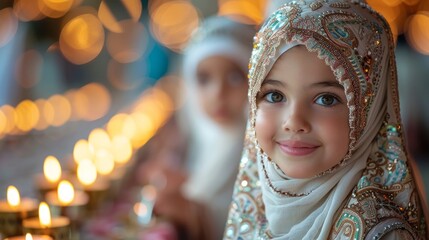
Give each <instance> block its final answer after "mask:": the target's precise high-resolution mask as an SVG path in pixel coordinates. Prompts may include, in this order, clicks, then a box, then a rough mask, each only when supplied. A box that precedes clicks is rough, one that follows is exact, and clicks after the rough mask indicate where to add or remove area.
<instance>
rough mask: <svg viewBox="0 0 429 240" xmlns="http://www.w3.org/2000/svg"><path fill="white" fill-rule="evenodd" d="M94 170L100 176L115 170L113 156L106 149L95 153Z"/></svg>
mask: <svg viewBox="0 0 429 240" xmlns="http://www.w3.org/2000/svg"><path fill="white" fill-rule="evenodd" d="M94 162H95V168H97V172H98V173H100V174H101V175H108V174H110V173H111V172H112V171H113V169H114V168H115V159H114V157H113V154H112V153H110V152H109V151H108V150H107V149H99V150H97V151H96V152H95V159H94Z"/></svg>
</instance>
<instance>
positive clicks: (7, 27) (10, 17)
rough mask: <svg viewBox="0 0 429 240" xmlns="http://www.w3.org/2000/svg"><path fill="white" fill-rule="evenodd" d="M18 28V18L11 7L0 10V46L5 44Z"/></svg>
mask: <svg viewBox="0 0 429 240" xmlns="http://www.w3.org/2000/svg"><path fill="white" fill-rule="evenodd" d="M17 30H18V19H17V18H16V16H15V14H14V13H13V10H12V8H4V9H2V10H0V48H1V47H3V46H5V45H6V44H7V43H9V41H10V40H11V39H13V37H15V34H16V31H17Z"/></svg>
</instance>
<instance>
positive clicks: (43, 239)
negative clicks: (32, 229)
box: [4, 235, 53, 240]
mask: <svg viewBox="0 0 429 240" xmlns="http://www.w3.org/2000/svg"><path fill="white" fill-rule="evenodd" d="M27 239H28V238H27V235H22V236H15V237H10V238H6V239H4V240H27ZM30 239H32V240H53V238H51V237H50V236H48V235H31V238H30Z"/></svg>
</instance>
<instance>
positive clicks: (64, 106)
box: [48, 94, 71, 127]
mask: <svg viewBox="0 0 429 240" xmlns="http://www.w3.org/2000/svg"><path fill="white" fill-rule="evenodd" d="M48 101H49V102H50V104H51V105H52V107H53V109H54V117H53V119H52V123H51V124H52V125H53V126H56V127H59V126H62V125H63V124H64V123H66V122H67V121H68V120H69V119H70V116H71V105H70V102H69V101H68V99H67V98H66V97H64V96H62V95H58V94H55V95H53V96H51V97H50V98H49V99H48Z"/></svg>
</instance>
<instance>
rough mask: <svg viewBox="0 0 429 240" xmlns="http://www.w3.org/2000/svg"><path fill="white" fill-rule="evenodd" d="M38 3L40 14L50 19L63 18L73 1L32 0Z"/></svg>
mask: <svg viewBox="0 0 429 240" xmlns="http://www.w3.org/2000/svg"><path fill="white" fill-rule="evenodd" d="M33 1H38V7H39V10H40V12H41V13H43V14H44V15H45V16H47V17H50V18H59V17H62V16H64V15H65V14H66V13H67V12H68V11H69V10H70V9H71V7H72V6H73V4H74V1H73V0H33Z"/></svg>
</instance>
